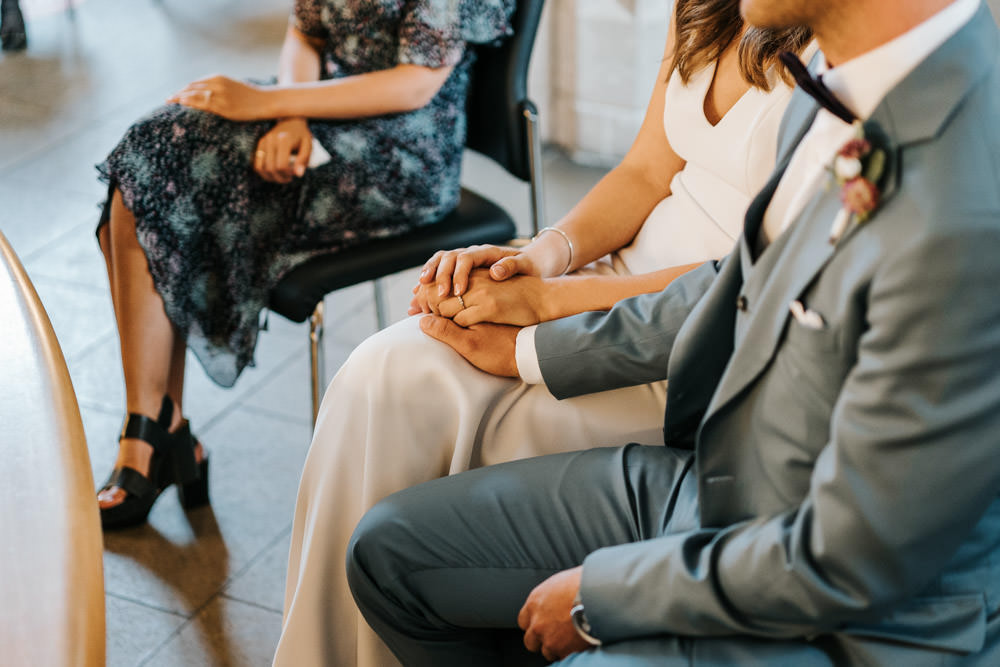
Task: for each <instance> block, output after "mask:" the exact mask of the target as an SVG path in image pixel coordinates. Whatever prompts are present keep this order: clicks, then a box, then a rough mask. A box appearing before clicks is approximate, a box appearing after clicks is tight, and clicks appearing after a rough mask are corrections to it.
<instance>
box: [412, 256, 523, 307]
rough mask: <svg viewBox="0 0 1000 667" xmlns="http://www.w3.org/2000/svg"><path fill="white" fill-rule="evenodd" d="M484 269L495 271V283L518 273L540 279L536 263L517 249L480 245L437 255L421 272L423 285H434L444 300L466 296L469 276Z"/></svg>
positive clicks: (493, 274) (420, 281) (420, 280)
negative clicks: (474, 271)
mask: <svg viewBox="0 0 1000 667" xmlns="http://www.w3.org/2000/svg"><path fill="white" fill-rule="evenodd" d="M480 267H491V268H492V270H493V273H492V274H491V275H492V276H493V278H494V280H505V279H506V278H509V277H511V276H513V275H516V274H518V273H522V274H528V275H537V270H536V269H535V266H534V262H532V260H531V259H530V258H528V257H526V256H525V255H524V254H523V253H522V252H521V251H520V250H518V249H517V248H508V247H504V246H495V245H478V246H471V247H468V248H458V249H456V250H439V251H438V252H436V253H434V255H433V256H432V257H431V258H430V259H429V260H427V262H426V263H425V264H424V267H423V269H422V270H421V271H420V279H419V283H420V284H421V285H430V284H434V285H435V286H436V289H437V293H438V295H439V296H440V297H441V298H445V297H447V296H449V295H452V294H464V293H465V290H466V289H467V287H468V282H469V272H470V271H472V270H473V269H475V268H480ZM498 267H499V268H498Z"/></svg>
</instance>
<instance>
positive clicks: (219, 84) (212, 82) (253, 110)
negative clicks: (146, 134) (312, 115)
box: [167, 74, 312, 184]
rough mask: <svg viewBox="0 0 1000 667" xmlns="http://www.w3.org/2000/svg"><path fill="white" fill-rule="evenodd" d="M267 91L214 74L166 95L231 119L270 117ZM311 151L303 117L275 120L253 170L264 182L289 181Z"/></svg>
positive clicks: (299, 171)
mask: <svg viewBox="0 0 1000 667" xmlns="http://www.w3.org/2000/svg"><path fill="white" fill-rule="evenodd" d="M269 94H270V93H269V91H268V88H267V87H266V86H256V85H253V84H249V83H244V82H242V81H237V80H236V79H231V78H229V77H227V76H222V75H219V74H216V75H214V76H210V77H206V78H204V79H199V80H197V81H194V82H192V83H189V84H188V85H187V86H186V87H184V88H183V89H182V90H180V91H178V92H176V93H174V94H173V95H171V96H170V97H169V98H167V103H168V104H170V103H174V104H180V105H183V106H186V107H189V108H191V109H198V110H199V111H205V112H207V113H212V114H215V115H217V116H222V117H223V118H227V119H229V120H234V121H253V120H272V118H271V117H270V116H269V115H268V112H267V109H268V104H267V102H268V96H269ZM311 154H312V132H311V131H310V130H309V124H308V123H307V122H306V119H305V118H283V119H280V120H278V121H277V122H276V123H275V125H274V127H273V128H271V129H270V130H269V131H268V132H267V133H266V134H265V135H264V136H263V137H261V138H260V141H258V142H257V149H256V150H255V152H254V158H253V169H254V171H255V172H257V174H258V175H259V176H260V177H261V178H263V179H264V180H265V181H270V182H271V183H281V184H285V183H291V182H292V179H294V178H300V177H302V176H303V175H305V173H306V167H307V166H308V164H309V157H310V155H311Z"/></svg>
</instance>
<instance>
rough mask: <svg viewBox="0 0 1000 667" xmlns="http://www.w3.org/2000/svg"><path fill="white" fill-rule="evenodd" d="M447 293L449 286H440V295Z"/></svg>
mask: <svg viewBox="0 0 1000 667" xmlns="http://www.w3.org/2000/svg"><path fill="white" fill-rule="evenodd" d="M447 293H448V288H447V287H446V286H444V285H441V286H440V287H438V296H444V295H445V294H447Z"/></svg>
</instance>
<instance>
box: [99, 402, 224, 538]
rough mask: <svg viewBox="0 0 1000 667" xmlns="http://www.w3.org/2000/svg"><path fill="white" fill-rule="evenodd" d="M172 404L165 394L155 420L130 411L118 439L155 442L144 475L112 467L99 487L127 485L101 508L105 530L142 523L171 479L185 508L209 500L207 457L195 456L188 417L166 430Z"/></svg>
mask: <svg viewBox="0 0 1000 667" xmlns="http://www.w3.org/2000/svg"><path fill="white" fill-rule="evenodd" d="M173 410H174V404H173V401H171V400H170V398H169V397H164V398H163V405H162V407H161V408H160V414H159V416H158V417H157V418H156V419H155V420H153V419H150V418H149V417H146V416H145V415H140V414H129V415H128V417H127V419H126V421H125V426H124V428H123V429H122V434H121V436H120V437H119V440H121V439H123V438H134V439H136V440H142V441H143V442H145V443H147V444H149V445H150V446H151V447H152V448H153V455H152V457H150V461H149V474H148V475H143V474H142V473H140V472H139V471H138V470H135V469H134V468H129V467H127V466H126V467H116V468H115V469H114V470H112V471H111V475H110V476H109V477H108V481H107V482H105V483H104V486H103V487H101V489H100V491H104V490H106V489H110V488H112V487H115V486H117V487H119V488H121V489H123V490H124V491H125V493H126V496H125V499H124V500H123V501H122V502H121V503H119V504H117V505H114V506H112V507H108V508H101V511H100V514H101V526H102V527H103V528H104V529H105V530H112V529H116V528H126V527H128V526H135V525H138V524H140V523H143V522H144V521H145V520H146V517H147V516H149V511H150V510H151V509H152V508H153V503H155V502H156V499H157V498H159V497H160V494H161V493H162V492H163V490H164V489H166V488H167V487H168V486H170V485H171V484H175V483H176V484H177V491H178V495H179V497H180V499H181V504H182V505H183V506H184V507H185V508H186V509H190V508H193V507H197V506H199V505H204V504H205V503H207V502H208V457H207V456H206V457H205V458H204V459H202V461H201V462H200V463H198V462H197V461H196V460H195V454H194V448H195V443H196V441H195V439H194V436H192V435H191V429H190V427H189V425H188V423H187V422H184V424H183V425H182V426H181V428H180V429H178V430H177V432H175V433H170V432H168V431H167V428H168V427H169V425H170V421H171V418H172V416H173ZM100 491H98V493H100Z"/></svg>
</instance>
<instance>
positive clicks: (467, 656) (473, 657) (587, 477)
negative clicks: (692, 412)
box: [347, 445, 697, 667]
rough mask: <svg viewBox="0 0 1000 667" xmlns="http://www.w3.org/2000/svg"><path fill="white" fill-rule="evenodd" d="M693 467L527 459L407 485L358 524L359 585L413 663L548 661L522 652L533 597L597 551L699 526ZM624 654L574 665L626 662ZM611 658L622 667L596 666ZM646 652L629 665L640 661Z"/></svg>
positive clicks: (591, 453)
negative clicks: (522, 623)
mask: <svg viewBox="0 0 1000 667" xmlns="http://www.w3.org/2000/svg"><path fill="white" fill-rule="evenodd" d="M690 463H691V453H690V452H687V451H678V450H674V449H670V448H667V447H663V446H656V447H643V446H638V445H630V446H628V447H625V448H614V449H592V450H586V451H582V452H573V453H569V454H557V455H553V456H546V457H541V458H536V459H528V460H524V461H516V462H513V463H508V464H503V465H498V466H491V467H488V468H482V469H479V470H473V471H470V472H467V473H462V474H460V475H455V476H452V477H447V478H443V479H439V480H435V481H433V482H429V483H426V484H421V485H419V486H416V487H413V488H411V489H407V490H405V491H402V492H400V493H397V494H394V495H392V496H389V497H388V498H386V499H385V500H383V501H382V502H381V503H379V504H378V505H376V506H375V507H374V508H372V510H370V511H369V512H368V514H366V515H365V517H364V518H363V519H362V520H361V522H360V524H359V525H358V528H357V530H356V531H355V533H354V536H353V538H352V539H351V544H350V547H349V549H348V559H347V575H348V579H349V581H350V584H351V589H352V591H353V592H354V596H355V599H356V600H357V602H358V606H359V607H360V608H361V611H362V613H363V614H364V616H365V618H366V619H367V620H368V622H369V623H370V624H371V625H372V627H373V628H374V629H375V630H376V632H378V633H379V635H380V636H381V637H382V639H383V640H384V641H385V642H386V644H388V645H389V647H390V648H391V649H392V651H393V652H394V653H395V654H396V656H397V657H399V659H400V660H401V661H402V663H403V664H404V665H406V666H407V667H410V666H411V665H412V666H418V665H429V666H430V665H433V666H434V667H445V666H448V665H462V666H463V667H467V666H469V665H476V666H483V667H486V666H488V665H504V664H517V665H530V664H544V661H543V660H541V658H540V657H538V656H536V655H532V654H529V653H528V652H527V651H526V650H525V649H524V648H523V646H522V645H521V643H520V642H521V633H520V632H519V631H518V630H517V614H518V611H519V610H520V608H521V605H522V604H523V603H524V601H525V599H526V598H527V596H528V593H530V592H531V590H532V589H533V588H534V587H535V586H536V585H538V584H539V583H541V582H542V581H543V580H544V579H546V578H547V577H549V576H550V575H552V574H555V573H556V572H559V571H561V570H565V569H568V568H571V567H575V566H577V565H580V564H581V563H582V562H583V559H584V557H585V556H586V555H587V554H589V553H590V552H592V551H595V550H597V549H600V548H602V547H606V546H612V545H616V544H623V543H626V542H633V541H636V540H642V539H648V538H652V537H656V536H659V535H663V534H664V533H666V532H672V531H675V530H683V529H687V528H691V527H693V526H695V525H696V522H697V497H696V486H695V480H694V475H693V474H691V473H690V467H691V466H690ZM664 642H666V643H670V644H677V643H678V642H677V641H676V640H667V639H664V640H662V642H661V641H655V642H649V641H646V642H636V649H637V650H640V652H641V651H648V650H649V646H648V645H650V644H660V643H664ZM640 645H643V646H640ZM664 648H665V649H666V648H667V647H666V646H664ZM612 653H613V652H611V651H600V652H593V655H580V656H578V657H577V658H571V659H569V660H567V661H566V664H577V662H576V661H577V660H581V661H582V662H581V663H580V664H587V665H591V664H594V665H597V664H601V665H604V664H608V665H611V664H618V663H617V662H616V661H615V659H614V656H613V655H612ZM599 654H607V655H606V657H607V658H608V659H610V660H611V661H610V662H605V661H603V660H601V659H598V661H597V662H590V660H592V659H593V658H597V657H598V655H599ZM651 655H652V654H651ZM665 657H666V656H665V655H663V654H662V653H660V654H659V655H658V657H657V662H656V664H658V665H662V664H666V663H665V662H664V660H665ZM636 658H638V656H637V655H631V657H629V658H628V659H631V660H633V662H631V663H629V664H641V663H637V662H635V659H636ZM619 659H620V658H619ZM685 662H686V661H685Z"/></svg>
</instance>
